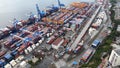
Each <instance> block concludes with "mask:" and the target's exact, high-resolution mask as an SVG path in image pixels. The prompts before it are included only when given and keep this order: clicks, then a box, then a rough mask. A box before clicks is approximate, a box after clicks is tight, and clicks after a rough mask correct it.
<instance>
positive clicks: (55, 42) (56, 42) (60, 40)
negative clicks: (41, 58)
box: [52, 38, 64, 50]
mask: <svg viewBox="0 0 120 68" xmlns="http://www.w3.org/2000/svg"><path fill="white" fill-rule="evenodd" d="M63 42H64V39H62V38H57V39H56V40H55V41H54V42H53V43H52V48H54V49H56V50H58V48H59V47H60V46H61V44H62V43H63Z"/></svg>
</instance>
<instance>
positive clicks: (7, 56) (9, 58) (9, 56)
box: [4, 54, 14, 62]
mask: <svg viewBox="0 0 120 68" xmlns="http://www.w3.org/2000/svg"><path fill="white" fill-rule="evenodd" d="M4 58H5V61H6V62H10V61H11V60H12V59H13V58H14V57H13V56H12V55H11V54H5V55H4Z"/></svg>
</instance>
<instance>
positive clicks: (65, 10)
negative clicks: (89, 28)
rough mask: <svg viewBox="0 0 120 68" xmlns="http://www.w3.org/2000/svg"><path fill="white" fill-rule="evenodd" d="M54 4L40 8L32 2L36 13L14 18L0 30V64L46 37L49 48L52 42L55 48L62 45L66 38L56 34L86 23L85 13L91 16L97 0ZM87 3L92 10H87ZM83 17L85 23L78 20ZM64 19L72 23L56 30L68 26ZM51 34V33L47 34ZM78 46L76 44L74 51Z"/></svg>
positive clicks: (34, 46)
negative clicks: (56, 5)
mask: <svg viewBox="0 0 120 68" xmlns="http://www.w3.org/2000/svg"><path fill="white" fill-rule="evenodd" d="M58 5H59V7H55V6H52V7H50V8H49V9H46V11H40V9H39V6H38V5H37V4H36V8H37V12H38V17H36V16H35V15H33V14H32V13H30V18H29V19H28V20H21V21H18V20H17V19H14V23H13V25H12V26H7V27H6V28H4V29H2V30H0V40H4V42H2V43H1V46H4V50H2V51H1V52H0V68H4V67H5V65H6V64H8V63H11V61H12V60H16V58H18V57H19V56H20V55H24V54H29V52H31V51H32V50H33V49H35V48H36V47H38V46H39V45H40V44H41V43H42V42H43V41H44V40H45V39H46V38H49V40H48V41H47V43H48V44H52V46H53V48H54V46H56V47H55V48H56V49H58V47H59V46H60V45H62V44H63V43H64V45H66V44H65V43H66V41H65V40H64V39H63V38H58V37H59V36H60V35H64V32H65V31H67V30H73V31H75V30H76V28H74V25H75V26H80V25H81V24H82V25H83V26H84V25H85V24H86V23H87V20H86V17H91V15H92V14H93V13H94V10H96V9H97V8H98V7H99V6H98V5H97V4H95V5H93V4H89V3H86V2H73V3H72V4H70V6H69V7H65V6H64V4H61V3H60V1H59V0H58ZM91 7H92V9H93V10H92V11H91V12H88V10H89V9H90V8H91ZM83 21H84V22H85V23H82V22H83ZM67 23H70V24H73V27H71V28H64V29H62V30H60V29H61V28H62V27H63V26H64V27H69V25H68V26H67ZM58 30H60V31H58ZM56 31H57V32H56ZM51 35H53V36H52V37H50V36H51ZM56 39H57V40H59V39H60V41H61V40H62V42H60V43H58V42H57V40H56ZM67 42H68V41H67ZM55 44H56V45H55ZM81 47H82V46H81ZM81 47H78V48H76V51H75V53H77V51H78V50H80V49H81ZM1 48H3V47H1Z"/></svg>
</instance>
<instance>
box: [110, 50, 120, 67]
mask: <svg viewBox="0 0 120 68" xmlns="http://www.w3.org/2000/svg"><path fill="white" fill-rule="evenodd" d="M109 62H110V64H111V65H112V67H117V66H120V49H114V50H112V52H111V55H110V58H109Z"/></svg>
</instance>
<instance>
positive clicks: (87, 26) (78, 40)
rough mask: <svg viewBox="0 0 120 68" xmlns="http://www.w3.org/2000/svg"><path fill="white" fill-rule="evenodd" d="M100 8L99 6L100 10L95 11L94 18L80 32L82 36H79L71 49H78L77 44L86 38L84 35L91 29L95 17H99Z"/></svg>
mask: <svg viewBox="0 0 120 68" xmlns="http://www.w3.org/2000/svg"><path fill="white" fill-rule="evenodd" d="M100 8H101V6H99V8H98V9H97V10H96V11H95V13H94V15H93V16H92V18H91V19H90V20H89V22H88V23H87V24H86V25H85V27H84V28H83V30H82V31H81V32H80V34H79V35H78V37H77V38H76V40H75V41H74V42H73V44H72V46H71V47H70V48H71V49H73V50H74V49H75V48H76V46H77V44H78V43H79V42H80V40H81V39H82V37H83V36H84V34H85V33H86V31H87V30H88V28H89V27H90V25H91V23H92V21H93V20H94V18H95V16H96V15H97V13H98V11H99V10H100Z"/></svg>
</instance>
